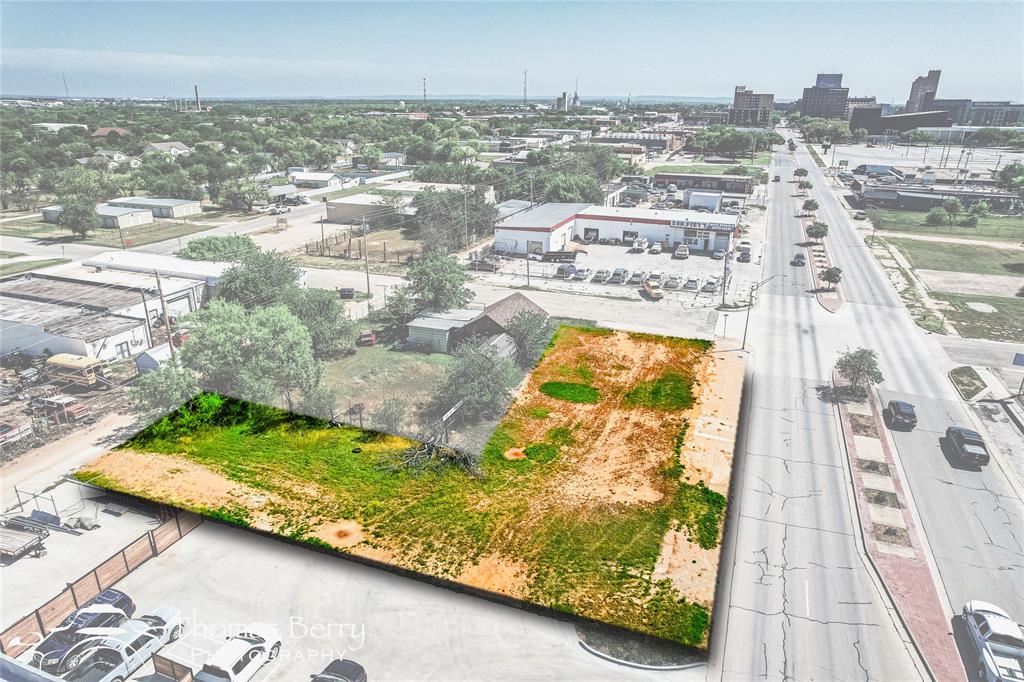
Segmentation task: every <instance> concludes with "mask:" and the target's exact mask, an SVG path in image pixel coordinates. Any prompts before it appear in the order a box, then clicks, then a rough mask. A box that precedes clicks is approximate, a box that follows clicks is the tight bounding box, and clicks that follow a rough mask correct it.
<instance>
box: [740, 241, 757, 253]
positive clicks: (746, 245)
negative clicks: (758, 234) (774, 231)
mask: <svg viewBox="0 0 1024 682" xmlns="http://www.w3.org/2000/svg"><path fill="white" fill-rule="evenodd" d="M753 248H754V245H753V244H751V243H750V242H749V241H748V240H746V239H744V240H742V241H740V243H739V244H737V245H736V250H737V251H739V252H740V253H743V252H744V251H747V252H749V251H752V250H753Z"/></svg>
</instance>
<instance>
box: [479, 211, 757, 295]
mask: <svg viewBox="0 0 1024 682" xmlns="http://www.w3.org/2000/svg"><path fill="white" fill-rule="evenodd" d="M740 224H741V232H740V236H739V237H738V238H736V239H734V240H733V242H734V246H733V251H732V252H730V253H729V254H728V262H726V261H725V260H716V259H713V258H711V256H710V254H708V253H702V252H692V253H691V254H690V256H689V257H688V258H685V259H677V258H673V257H672V253H671V252H669V251H666V252H662V253H660V254H656V255H655V254H652V253H650V252H649V251H637V250H633V249H631V248H630V247H628V246H610V245H602V244H586V245H583V244H574V246H575V247H576V248H578V249H581V250H582V251H583V253H578V254H577V256H576V260H575V262H573V263H572V265H573V266H574V267H575V268H576V269H577V270H582V271H583V272H584V273H585V275H584V276H582V277H581V278H578V279H570V280H566V279H564V278H563V277H562V276H561V274H560V273H559V265H560V264H559V263H545V262H538V261H530V262H529V263H527V261H526V260H525V259H522V258H512V259H508V258H506V259H502V260H501V261H500V266H499V270H498V271H497V272H493V273H476V274H475V277H477V278H478V279H480V280H482V281H488V282H491V283H494V284H500V285H504V286H524V285H526V284H527V268H529V276H530V278H529V284H530V286H533V287H538V288H543V289H547V290H552V291H567V292H573V293H578V294H581V295H587V296H603V297H608V298H626V299H637V300H640V299H643V298H644V296H643V294H642V291H643V289H642V286H641V282H640V281H636V280H634V281H633V282H631V283H625V284H612V283H608V282H602V281H600V280H595V278H594V274H595V273H597V271H598V270H607V271H608V272H614V271H615V269H616V268H625V269H626V270H627V271H628V272H629V273H630V275H633V274H635V273H642V275H643V276H648V275H650V274H651V273H655V272H658V273H661V275H662V283H663V284H664V282H665V280H666V279H668V278H669V277H670V276H671V275H677V276H679V278H680V279H681V283H683V284H685V282H686V280H687V279H690V278H692V279H695V280H696V290H694V289H690V288H686V289H684V288H683V287H682V286H680V287H679V288H677V289H672V288H664V289H663V292H664V294H665V297H664V299H663V300H662V301H659V302H656V303H655V304H656V305H681V306H685V307H691V308H697V307H713V306H717V305H720V304H721V303H722V301H723V296H722V289H721V288H718V289H717V290H716V291H715V292H714V293H711V292H707V291H701V289H702V288H703V286H704V284H705V283H706V282H707V281H708V280H709V279H711V278H718V279H719V281H721V280H722V278H723V277H726V286H725V298H724V300H725V302H727V303H740V302H743V301H745V300H747V297H748V296H749V293H750V288H751V286H752V285H753V284H755V283H756V282H757V281H758V277H759V275H760V272H761V259H762V256H763V253H764V234H765V212H764V210H763V209H761V208H759V207H758V206H753V205H748V208H747V213H746V214H744V215H743V216H742V218H741V220H740ZM740 241H749V242H750V244H751V259H750V262H748V263H741V262H739V260H738V253H739V252H738V250H737V247H736V245H737V244H738V243H739V242H740ZM587 271H589V273H588V272H587Z"/></svg>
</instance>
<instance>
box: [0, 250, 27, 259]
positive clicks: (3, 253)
mask: <svg viewBox="0 0 1024 682" xmlns="http://www.w3.org/2000/svg"><path fill="white" fill-rule="evenodd" d="M24 255H25V254H23V253H21V252H19V251H0V258H17V257H18V256H24Z"/></svg>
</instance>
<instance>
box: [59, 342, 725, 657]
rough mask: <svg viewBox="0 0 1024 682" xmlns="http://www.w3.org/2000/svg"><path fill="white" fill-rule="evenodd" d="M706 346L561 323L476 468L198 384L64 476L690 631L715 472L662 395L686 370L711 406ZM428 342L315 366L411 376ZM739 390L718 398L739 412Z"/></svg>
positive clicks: (410, 566)
mask: <svg viewBox="0 0 1024 682" xmlns="http://www.w3.org/2000/svg"><path fill="white" fill-rule="evenodd" d="M709 349H710V344H709V343H708V342H706V341H699V340H692V339H673V338H668V337H660V336H653V335H646V334H630V333H626V332H610V331H608V330H589V329H580V328H570V327H561V328H560V329H559V330H558V332H557V334H556V336H555V337H554V338H553V339H552V343H551V344H550V345H549V347H548V350H547V351H546V353H545V355H544V357H543V358H542V359H541V361H540V363H539V364H538V366H537V368H536V369H535V370H534V371H533V373H531V375H530V377H529V379H528V380H527V382H526V384H525V385H524V387H523V388H522V390H521V391H520V393H519V394H518V395H517V398H516V402H515V403H514V404H513V406H512V407H511V408H510V410H509V412H508V413H507V414H506V415H505V417H504V419H503V420H502V421H501V423H500V424H499V426H498V428H497V429H496V430H495V432H494V435H493V436H492V438H491V440H490V442H489V443H488V444H487V446H486V447H485V448H484V450H483V453H482V455H481V459H480V461H479V471H478V472H477V473H476V474H475V475H474V474H470V473H468V472H466V471H465V470H463V469H461V468H458V467H456V466H454V465H452V464H449V463H444V461H443V460H442V461H435V462H434V463H433V464H431V465H427V466H426V467H425V468H423V469H420V470H412V469H410V468H408V466H406V465H403V464H402V460H401V458H402V456H403V453H404V452H406V451H407V450H408V449H409V448H415V447H417V444H415V443H413V442H411V441H408V440H405V439H402V438H399V437H396V436H387V435H381V434H375V433H372V432H367V431H363V430H361V429H358V428H355V427H350V426H340V427H329V426H328V425H327V424H325V423H324V422H322V421H319V420H315V419H310V418H307V417H301V416H297V415H291V414H287V413H285V412H282V411H279V410H275V409H272V408H263V407H259V406H251V405H250V406H247V405H241V404H238V403H236V402H234V401H230V400H225V399H221V398H219V397H217V396H210V395H208V394H207V395H205V396H200V398H198V399H197V400H196V401H194V402H193V403H192V405H191V409H189V408H186V409H184V410H182V411H179V412H178V413H175V414H172V415H170V416H169V417H167V418H164V419H162V420H161V421H160V422H158V423H157V424H155V425H153V426H151V427H150V428H148V429H147V430H145V431H143V432H142V433H140V434H139V435H138V436H136V437H135V438H134V439H133V440H132V441H130V442H129V443H128V444H127V445H126V446H124V447H122V448H119V449H117V450H114V451H112V452H109V453H107V454H106V455H104V456H103V457H101V458H100V459H98V460H97V461H95V462H93V463H91V464H89V465H87V466H86V467H85V468H84V469H83V470H82V471H80V472H79V473H78V476H79V477H80V478H81V479H83V480H89V481H92V482H93V483H96V484H99V485H103V486H106V487H109V488H112V489H117V490H122V491H126V492H131V493H134V494H141V495H142V496H144V497H148V498H150V499H156V500H160V501H164V502H168V503H172V504H178V505H181V506H185V507H187V508H190V509H193V510H196V511H200V512H202V513H205V514H207V515H210V516H213V517H215V518H219V519H221V520H224V521H228V522H232V523H236V524H238V525H242V526H250V527H256V528H260V529H262V530H267V531H270V532H275V533H278V534H281V535H284V536H287V537H289V538H291V539H294V540H298V541H301V542H306V543H308V544H311V545H314V546H319V547H322V548H325V549H331V550H336V551H341V552H344V553H349V554H353V555H356V556H361V557H366V558H369V559H373V560H375V561H379V562H384V563H387V564H392V565H395V566H398V567H401V568H403V569H407V570H411V571H415V572H419V573H421V574H425V575H427V576H433V577H438V578H444V579H448V580H454V581H456V582H458V583H461V584H463V585H466V586H468V587H470V588H473V589H477V590H484V591H487V592H490V593H493V594H498V595H502V596H504V597H507V598H512V599H518V600H523V601H526V602H530V603H532V604H535V605H538V606H541V607H546V608H549V609H552V610H555V611H560V612H564V613H570V614H576V615H580V616H583V617H587V618H591V619H596V620H601V621H604V622H608V623H612V624H614V625H618V626H621V627H625V628H629V629H632V630H636V631H638V632H643V633H646V634H650V635H654V636H657V637H662V638H665V639H670V640H673V641H676V642H679V643H682V644H686V645H690V646H694V647H699V648H704V647H706V646H707V635H708V631H709V628H710V615H711V607H712V600H713V597H714V591H715V585H716V577H717V567H718V548H719V543H720V541H721V530H722V523H723V520H724V516H725V506H726V499H725V496H724V494H723V493H724V491H725V490H726V489H727V488H728V469H726V470H725V471H724V472H723V473H724V481H723V480H722V477H720V476H715V477H714V478H715V480H714V481H713V482H712V480H711V479H712V477H713V476H712V474H711V472H710V470H709V469H708V468H707V466H708V465H707V459H706V457H705V455H703V454H699V452H698V451H701V452H702V446H698V445H693V447H694V448H695V449H694V450H693V451H692V452H691V451H690V450H687V448H688V447H689V446H690V444H689V443H688V442H687V439H688V436H687V427H688V424H689V423H690V421H691V420H696V419H698V418H699V417H700V415H701V414H702V412H701V409H702V407H701V406H700V405H699V402H698V405H695V406H694V407H693V408H692V409H690V410H683V409H678V408H679V406H680V405H683V404H686V397H687V396H686V395H683V393H684V391H682V387H683V384H686V386H689V385H690V382H693V384H694V385H698V384H699V383H700V382H704V381H707V382H708V388H707V389H706V390H707V391H708V393H707V394H706V396H707V399H708V401H709V404H722V405H724V404H723V403H716V402H715V401H716V400H718V399H719V396H723V395H726V392H724V391H722V390H719V389H716V388H711V386H712V385H714V386H718V384H714V383H713V382H714V381H716V380H715V379H714V378H713V377H714V376H715V374H714V371H715V370H713V369H712V368H711V367H710V365H709V363H710V362H712V361H711V359H710V357H709V355H708V351H709ZM440 357H441V356H437V358H436V359H440ZM445 357H446V356H445ZM446 359H447V357H446ZM434 360H435V357H434V356H409V355H407V354H395V353H392V352H390V351H388V350H387V349H386V348H379V347H378V348H370V349H360V350H359V351H357V353H356V354H355V355H354V356H352V357H351V358H347V359H344V360H340V361H338V363H332V369H331V370H329V371H328V375H329V381H334V382H352V381H362V382H364V384H365V387H366V388H367V389H369V390H371V391H373V390H379V384H380V381H379V378H380V377H378V376H376V375H375V374H374V373H375V372H381V371H384V372H388V373H391V374H392V376H393V377H394V378H397V379H399V380H400V381H402V383H403V387H404V388H406V389H407V390H408V386H409V383H410V382H412V381H413V379H412V377H411V375H412V374H413V373H415V372H416V371H418V370H417V369H416V368H415V365H416V364H422V363H424V362H426V363H431V362H433V361H434ZM346 361H350V362H348V363H347V364H346ZM723 362H725V361H723ZM382 368H386V369H382ZM438 369H439V368H438ZM740 369H741V368H740ZM677 375H678V376H681V377H685V378H686V381H685V382H680V380H679V379H678V377H677ZM567 377H575V378H576V380H577V381H579V380H585V381H586V382H587V384H588V385H591V386H593V388H594V389H596V390H597V391H598V392H599V395H600V397H599V398H598V400H597V402H585V403H578V402H574V401H573V400H571V399H566V398H565V397H552V396H549V395H546V394H545V393H544V392H543V391H542V390H541V386H543V385H544V384H545V383H548V382H551V381H559V380H563V379H565V378H567ZM413 390H415V389H413ZM730 395H731V393H730ZM385 397H391V396H390V395H388V396H385ZM739 399H740V396H739V394H738V392H737V393H736V394H735V395H734V396H732V398H730V400H732V401H734V404H733V402H730V403H728V405H730V406H731V407H729V408H728V409H729V410H732V409H735V411H736V413H737V414H738V409H739ZM630 403H633V404H630ZM716 414H718V413H717V412H716ZM610 424H615V425H616V427H615V428H609V425H610ZM695 431H696V430H695ZM692 437H693V438H694V440H695V442H697V443H699V442H702V441H701V440H700V438H701V436H700V434H697V433H695V434H693V436H692ZM703 447H706V445H705V446H703ZM729 452H730V453H731V448H730V449H729ZM716 471H717V470H716ZM712 487H714V489H712Z"/></svg>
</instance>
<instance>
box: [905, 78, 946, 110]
mask: <svg viewBox="0 0 1024 682" xmlns="http://www.w3.org/2000/svg"><path fill="white" fill-rule="evenodd" d="M940 75H942V71H940V70H938V69H934V70H931V71H929V72H928V75H927V76H918V77H917V78H915V79H914V82H913V83H912V84H911V85H910V97H908V98H907V106H906V107H905V108H904V113H907V114H914V113H917V112H918V111H926V110H927V108H928V103H929V102H930V101H931V100H933V99H935V93H937V92H938V91H939V76H940Z"/></svg>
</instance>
